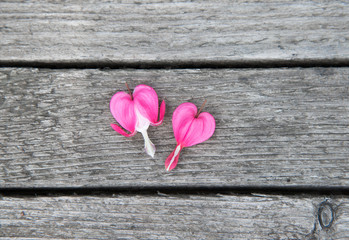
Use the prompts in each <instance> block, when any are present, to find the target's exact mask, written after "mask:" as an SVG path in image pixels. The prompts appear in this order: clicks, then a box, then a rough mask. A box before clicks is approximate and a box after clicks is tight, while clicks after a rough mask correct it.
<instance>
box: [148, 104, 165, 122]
mask: <svg viewBox="0 0 349 240" xmlns="http://www.w3.org/2000/svg"><path fill="white" fill-rule="evenodd" d="M165 109H166V104H165V101H162V102H161V105H160V116H159V121H158V122H155V123H153V122H152V123H151V125H152V126H159V125H161V124H162V122H163V120H164V116H165Z"/></svg>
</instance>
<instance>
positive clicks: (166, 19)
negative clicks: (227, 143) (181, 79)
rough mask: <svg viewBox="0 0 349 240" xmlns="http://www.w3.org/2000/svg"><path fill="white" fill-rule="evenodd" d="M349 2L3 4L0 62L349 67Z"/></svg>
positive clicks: (61, 2) (0, 11) (14, 2)
mask: <svg viewBox="0 0 349 240" xmlns="http://www.w3.org/2000/svg"><path fill="white" fill-rule="evenodd" d="M348 36H349V4H348V2H346V1H316V2H314V1H310V0H307V1H278V0H275V1H266V2H261V1H257V0H255V1H234V3H232V2H231V1H222V0H211V1H189V0H187V1H151V0H149V1H132V0H130V1H128V0H127V1H118V2H110V1H96V0H93V1H88V2H86V1H82V0H79V1H42V0H41V1H1V3H0V39H1V43H0V47H1V51H0V61H1V62H11V61H21V62H26V61H29V62H49V63H52V62H67V63H74V62H79V61H83V62H94V63H96V62H97V63H104V64H106V63H113V62H115V63H129V62H131V63H135V62H136V63H143V64H144V63H147V62H148V63H149V62H150V63H152V62H181V61H186V62H191V61H196V62H197V61H199V62H205V61H221V62H224V61H236V62H240V63H244V62H248V61H259V62H263V61H270V60H275V61H277V60H314V59H315V60H329V59H330V60H333V61H336V60H345V59H346V60H347V59H348V57H349V38H348Z"/></svg>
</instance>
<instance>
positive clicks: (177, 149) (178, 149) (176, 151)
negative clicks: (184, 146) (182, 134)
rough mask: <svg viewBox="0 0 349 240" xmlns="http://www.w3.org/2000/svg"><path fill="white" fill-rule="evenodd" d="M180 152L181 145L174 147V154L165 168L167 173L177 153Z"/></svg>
mask: <svg viewBox="0 0 349 240" xmlns="http://www.w3.org/2000/svg"><path fill="white" fill-rule="evenodd" d="M180 150H181V145H178V146H177V147H176V150H175V153H174V154H173V156H172V159H171V162H170V164H169V165H168V167H167V169H166V170H167V171H169V170H170V167H171V165H172V163H173V161H174V160H175V158H176V157H177V155H178V153H179V151H180Z"/></svg>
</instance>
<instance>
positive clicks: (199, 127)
mask: <svg viewBox="0 0 349 240" xmlns="http://www.w3.org/2000/svg"><path fill="white" fill-rule="evenodd" d="M205 103H206V101H205V102H204V104H203V105H202V107H201V108H200V110H199V112H198V110H197V108H196V106H195V105H194V104H192V103H189V102H187V103H182V104H181V105H179V106H178V107H177V108H176V110H175V111H174V113H173V116H172V125H173V132H174V136H175V139H176V141H177V146H176V148H175V150H173V152H172V153H171V154H170V155H169V156H168V157H167V159H166V161H165V167H166V170H167V171H171V170H172V169H174V168H175V167H176V165H177V163H178V158H179V154H180V152H181V150H182V149H183V148H184V147H190V146H193V145H196V144H199V143H202V142H204V141H206V140H208V139H209V138H210V137H211V136H212V135H213V133H214V130H215V128H216V122H215V120H214V118H213V116H212V115H211V114H209V113H208V112H202V113H200V112H201V110H202V108H203V107H204V105H205Z"/></svg>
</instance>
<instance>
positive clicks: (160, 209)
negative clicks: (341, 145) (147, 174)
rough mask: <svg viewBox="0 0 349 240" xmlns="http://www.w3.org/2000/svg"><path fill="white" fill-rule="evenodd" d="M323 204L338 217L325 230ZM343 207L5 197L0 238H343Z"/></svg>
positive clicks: (348, 219) (341, 203)
mask: <svg viewBox="0 0 349 240" xmlns="http://www.w3.org/2000/svg"><path fill="white" fill-rule="evenodd" d="M324 202H326V204H328V205H329V206H330V207H331V208H332V209H333V214H334V216H335V217H334V218H333V219H331V221H332V222H331V223H330V224H329V225H328V226H327V227H321V224H320V222H319V218H318V209H319V206H320V205H321V204H323V203H324ZM348 207H349V202H348V199H347V198H341V197H336V198H335V199H326V198H323V197H314V198H312V197H304V196H299V197H285V196H278V195H272V196H268V195H255V196H254V195H252V196H231V195H214V196H200V195H185V196H181V195H167V196H166V195H161V196H122V195H121V196H114V197H92V196H88V197H37V198H15V197H3V198H2V200H0V211H1V215H0V223H1V227H0V239H8V238H9V237H11V238H19V239H308V240H310V239H318V240H325V239H347V238H348V237H349V230H348V229H349V216H348Z"/></svg>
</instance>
